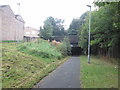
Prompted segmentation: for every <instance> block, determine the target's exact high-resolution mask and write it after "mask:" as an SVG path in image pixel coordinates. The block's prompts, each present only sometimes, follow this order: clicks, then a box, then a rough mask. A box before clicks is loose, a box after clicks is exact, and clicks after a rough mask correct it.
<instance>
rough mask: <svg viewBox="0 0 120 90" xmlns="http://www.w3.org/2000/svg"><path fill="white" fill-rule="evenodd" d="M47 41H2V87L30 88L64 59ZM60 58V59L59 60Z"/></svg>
mask: <svg viewBox="0 0 120 90" xmlns="http://www.w3.org/2000/svg"><path fill="white" fill-rule="evenodd" d="M62 57H63V56H62V54H61V52H60V51H59V50H57V48H56V47H55V46H52V45H51V44H50V43H49V42H48V41H44V40H39V41H37V42H29V43H19V44H16V43H3V46H2V71H3V73H2V74H3V78H2V85H3V88H21V87H23V88H32V87H33V85H34V84H36V83H37V82H38V81H39V80H40V79H42V78H43V77H45V76H46V75H47V74H48V73H49V72H51V71H53V70H54V69H55V68H56V67H57V66H58V65H60V64H61V63H63V62H64V61H65V60H66V59H65V58H62ZM59 59H61V60H59Z"/></svg>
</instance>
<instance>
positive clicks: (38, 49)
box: [18, 39, 62, 58]
mask: <svg viewBox="0 0 120 90" xmlns="http://www.w3.org/2000/svg"><path fill="white" fill-rule="evenodd" d="M18 49H19V50H20V51H23V52H26V53H29V54H31V55H35V56H38V57H43V58H61V57H62V55H61V53H60V52H59V51H58V50H57V49H56V47H54V46H52V45H51V44H50V43H49V42H48V41H46V40H41V39H40V40H39V41H38V42H36V43H34V42H29V43H24V44H22V45H20V47H18Z"/></svg>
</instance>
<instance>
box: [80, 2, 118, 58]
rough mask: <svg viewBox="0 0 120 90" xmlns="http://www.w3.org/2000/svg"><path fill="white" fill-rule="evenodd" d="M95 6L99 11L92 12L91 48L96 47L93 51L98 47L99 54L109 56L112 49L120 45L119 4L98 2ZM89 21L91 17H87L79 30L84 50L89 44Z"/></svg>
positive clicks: (81, 45)
mask: <svg viewBox="0 0 120 90" xmlns="http://www.w3.org/2000/svg"><path fill="white" fill-rule="evenodd" d="M94 3H95V2H94ZM95 4H96V5H97V6H98V7H99V9H98V10H95V11H91V32H90V33H91V47H92V46H94V47H92V50H95V49H96V47H97V49H99V50H97V51H98V52H97V53H102V54H104V55H108V52H109V51H108V50H109V49H110V48H112V47H116V46H119V45H120V19H119V17H120V14H119V10H118V7H119V2H111V3H109V2H108V3H106V2H105V3H104V2H102V3H101V2H96V3H95ZM81 17H82V16H81ZM88 20H89V16H87V17H85V21H84V23H83V24H82V27H80V29H79V45H80V47H81V48H83V49H84V50H86V48H87V43H88V26H89V25H88V24H89V23H88ZM100 49H101V50H102V51H101V52H99V51H100ZM103 50H104V51H103ZM109 54H110V53H109ZM109 56H110V55H109Z"/></svg>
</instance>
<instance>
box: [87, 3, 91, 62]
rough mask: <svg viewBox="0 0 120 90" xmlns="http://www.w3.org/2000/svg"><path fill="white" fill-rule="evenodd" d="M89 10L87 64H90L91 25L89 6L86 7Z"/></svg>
mask: <svg viewBox="0 0 120 90" xmlns="http://www.w3.org/2000/svg"><path fill="white" fill-rule="evenodd" d="M87 6H88V7H89V8H90V11H89V31H88V64H90V23H91V6H90V5H87Z"/></svg>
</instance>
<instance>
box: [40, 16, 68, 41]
mask: <svg viewBox="0 0 120 90" xmlns="http://www.w3.org/2000/svg"><path fill="white" fill-rule="evenodd" d="M63 23H64V20H62V19H57V18H53V17H48V18H47V19H46V20H45V21H44V26H43V28H42V27H40V34H41V37H42V38H43V39H46V40H47V39H50V40H51V38H52V36H64V35H65V34H66V32H65V30H64V25H63Z"/></svg>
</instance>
